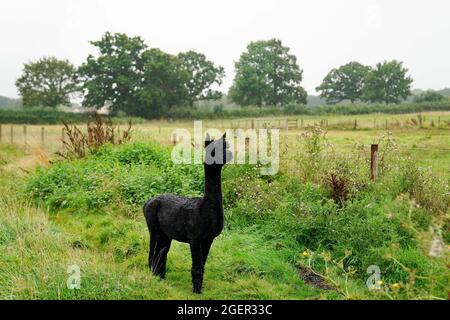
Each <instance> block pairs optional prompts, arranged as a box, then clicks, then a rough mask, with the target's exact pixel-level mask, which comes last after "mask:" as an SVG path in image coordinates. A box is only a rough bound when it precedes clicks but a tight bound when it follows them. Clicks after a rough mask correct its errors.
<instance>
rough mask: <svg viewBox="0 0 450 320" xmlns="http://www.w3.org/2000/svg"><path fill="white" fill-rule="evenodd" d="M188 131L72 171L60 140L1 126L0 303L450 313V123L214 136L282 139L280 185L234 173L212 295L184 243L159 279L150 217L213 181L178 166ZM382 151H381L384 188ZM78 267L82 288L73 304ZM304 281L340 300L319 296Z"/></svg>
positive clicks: (270, 121) (209, 272) (338, 124)
mask: <svg viewBox="0 0 450 320" xmlns="http://www.w3.org/2000/svg"><path fill="white" fill-rule="evenodd" d="M286 121H287V122H286ZM294 121H295V126H292V125H289V123H290V124H292V123H294ZM192 126H193V122H192V121H172V122H169V121H149V122H144V123H139V124H135V125H133V128H132V129H133V133H132V140H131V141H130V142H129V143H126V144H124V145H121V146H107V147H105V148H104V149H102V150H101V151H99V153H98V154H96V155H93V156H88V157H87V158H86V159H78V160H71V161H68V160H64V161H61V160H60V159H58V156H56V155H55V152H56V151H59V150H60V149H61V147H62V142H61V139H62V138H63V127H62V126H61V125H45V126H42V125H27V126H22V125H17V124H15V125H13V126H12V129H11V125H8V124H3V125H2V134H1V141H2V142H1V143H0V152H1V153H0V192H1V197H0V210H1V212H0V251H1V252H2V255H1V256H0V298H1V299H17V298H31V299H76V298H79V299H177V298H180V299H353V298H354V299H364V298H375V299H411V298H418V299H446V298H447V294H448V291H449V284H448V269H447V264H448V261H449V260H448V258H449V256H448V241H449V233H448V228H449V226H450V222H449V203H450V200H449V192H450V190H449V187H448V183H449V178H450V166H449V165H450V112H429V113H421V114H402V115H384V114H377V115H374V114H370V115H358V116H323V117H320V116H302V117H299V116H296V117H293V116H292V117H288V118H286V117H275V118H257V119H250V118H241V119H234V120H230V119H226V120H222V119H216V120H207V121H204V122H203V127H204V129H206V128H218V129H226V128H236V127H239V128H243V129H246V128H251V127H254V128H279V129H280V172H279V173H278V174H277V175H276V176H273V177H267V176H260V175H259V174H258V170H256V168H255V167H254V166H250V165H243V166H236V165H233V166H229V167H226V168H225V169H224V177H223V179H224V181H223V184H224V201H225V219H226V227H225V230H224V232H223V233H222V235H221V236H219V237H218V238H217V240H216V241H215V242H214V244H213V247H212V249H211V257H210V260H208V262H207V265H206V273H205V287H204V293H203V294H202V295H201V296H198V295H194V294H192V293H191V282H190V253H189V249H188V247H187V246H186V245H183V244H179V243H174V244H173V248H172V249H171V251H170V254H169V258H168V271H167V279H166V280H164V281H161V280H159V279H156V278H155V277H153V276H151V275H150V273H149V271H148V267H147V265H146V263H147V250H148V233H147V230H146V226H145V222H144V219H143V216H142V204H143V201H145V199H147V198H148V197H150V196H154V195H156V194H159V193H163V192H176V193H181V194H185V195H199V194H201V192H202V183H203V182H202V170H201V166H200V167H199V166H180V167H177V166H173V165H171V164H170V159H169V156H168V154H169V152H170V147H171V145H172V141H171V139H172V132H173V130H174V129H175V128H186V129H189V130H192ZM124 129H125V125H120V126H119V130H122V131H123V130H124ZM65 139H67V138H65ZM11 141H12V144H11ZM371 143H378V144H379V146H380V163H379V165H380V177H379V179H378V180H377V181H375V182H373V181H370V179H369V174H370V171H369V168H370V161H369V157H370V144H371ZM148 159H150V160H148ZM436 243H437V245H436V246H438V247H439V245H440V246H441V247H439V248H438V249H436V250H437V251H438V252H437V253H435V252H432V247H433V245H434V244H436ZM442 243H444V244H443V247H442ZM73 265H76V266H79V268H80V274H81V284H80V288H79V289H73V290H72V289H69V288H68V286H67V284H68V282H70V279H71V276H72V273H71V271H70V268H69V267H70V266H73ZM371 265H377V266H379V267H380V270H381V278H379V279H378V280H377V281H378V282H377V283H375V284H377V285H378V286H379V288H378V289H376V290H369V289H368V287H367V285H366V281H367V279H368V278H369V276H370V274H368V273H367V268H368V267H369V266H371ZM68 268H69V269H68ZM305 270H308V272H312V273H314V274H316V276H317V277H320V279H321V281H323V282H324V283H326V284H327V286H329V287H331V288H333V289H331V290H326V289H324V288H323V287H320V286H317V285H313V284H311V283H307V281H305V278H304V277H302V274H303V275H304V272H305Z"/></svg>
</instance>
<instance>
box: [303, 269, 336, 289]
mask: <svg viewBox="0 0 450 320" xmlns="http://www.w3.org/2000/svg"><path fill="white" fill-rule="evenodd" d="M298 273H299V275H300V277H301V278H302V279H303V281H305V283H307V284H310V285H312V286H314V287H316V288H319V289H322V290H335V288H334V287H333V286H332V285H330V284H328V283H327V282H326V281H325V279H324V278H322V277H321V276H319V275H317V274H315V273H314V272H312V271H311V270H310V269H308V268H305V267H303V266H298Z"/></svg>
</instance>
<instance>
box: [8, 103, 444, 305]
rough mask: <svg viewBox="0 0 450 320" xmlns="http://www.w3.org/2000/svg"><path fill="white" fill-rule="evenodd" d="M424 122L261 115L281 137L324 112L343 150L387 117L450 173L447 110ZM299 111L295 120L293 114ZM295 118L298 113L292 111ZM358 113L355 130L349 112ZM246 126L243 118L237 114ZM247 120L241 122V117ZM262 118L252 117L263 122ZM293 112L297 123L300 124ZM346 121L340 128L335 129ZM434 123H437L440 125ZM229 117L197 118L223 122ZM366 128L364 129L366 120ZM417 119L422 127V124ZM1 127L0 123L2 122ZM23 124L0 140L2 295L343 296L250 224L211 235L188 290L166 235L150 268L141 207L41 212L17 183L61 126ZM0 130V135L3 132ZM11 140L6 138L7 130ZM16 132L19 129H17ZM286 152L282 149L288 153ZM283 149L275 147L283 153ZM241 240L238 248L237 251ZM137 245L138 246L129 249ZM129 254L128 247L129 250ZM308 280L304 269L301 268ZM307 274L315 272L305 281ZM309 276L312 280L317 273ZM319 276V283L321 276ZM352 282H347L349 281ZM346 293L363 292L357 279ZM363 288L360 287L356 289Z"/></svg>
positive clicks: (425, 157)
mask: <svg viewBox="0 0 450 320" xmlns="http://www.w3.org/2000/svg"><path fill="white" fill-rule="evenodd" d="M421 116H425V121H424V123H423V124H418V125H416V124H415V123H416V122H415V120H414V121H411V119H417V118H418V115H416V114H411V115H398V116H396V115H388V116H383V115H377V116H374V115H367V116H354V117H350V118H348V117H343V116H340V117H303V118H302V119H303V124H302V125H303V127H302V128H298V129H294V130H289V131H286V130H285V129H284V128H283V125H282V123H283V121H284V119H274V120H273V121H268V120H264V121H265V122H266V123H270V122H273V125H274V126H280V127H282V128H283V129H282V130H281V135H282V138H281V142H282V143H289V141H292V140H295V139H297V137H298V135H299V134H301V133H302V130H303V128H304V127H306V126H307V125H313V124H314V123H316V124H317V123H319V122H320V121H321V120H328V131H329V132H328V137H329V139H330V142H331V143H333V144H335V146H336V148H338V149H339V150H341V151H342V152H345V151H346V150H348V149H349V147H350V145H353V144H354V143H355V142H358V143H363V144H366V145H369V144H370V143H373V142H376V139H377V138H378V137H380V135H383V134H385V133H387V131H386V130H385V128H384V127H383V125H384V124H385V121H386V119H388V120H389V121H390V122H391V123H392V127H391V128H390V129H389V131H391V132H392V133H393V137H394V138H395V140H396V142H397V144H398V145H399V147H400V150H401V152H403V153H405V154H409V155H412V156H414V157H416V158H417V160H418V162H419V163H420V164H421V165H424V166H431V168H432V170H433V171H434V172H435V173H437V174H439V175H441V176H445V177H447V178H448V177H450V170H449V169H450V167H449V164H450V126H449V121H450V113H446V112H443V113H429V114H422V115H421ZM293 119H297V118H293ZM298 119H300V117H299V118H298ZM355 119H356V120H357V125H356V129H355V128H354V127H353V126H354V120H355ZM240 121H241V122H242V123H246V125H247V126H248V127H250V125H251V124H250V123H251V121H250V120H248V119H242V120H240ZM244 121H245V122H244ZM264 121H263V120H260V122H261V123H262V122H264ZM300 123H301V122H300V120H299V124H300ZM345 123H347V125H348V127H346V128H344V129H338V128H337V127H338V126H339V125H340V124H341V125H342V126H344V125H345ZM438 123H439V124H438ZM229 125H232V123H231V122H230V121H229V120H215V121H208V122H206V124H205V123H204V127H205V126H207V127H214V126H217V127H228V126H229ZM371 126H372V127H371ZM421 126H422V127H421ZM5 127H8V126H7V125H3V128H5ZM41 127H42V126H28V128H27V141H24V140H20V139H21V134H22V131H21V130H19V129H18V128H19V127H16V133H14V134H16V135H17V136H14V139H13V141H14V143H15V146H12V145H10V144H9V143H5V142H3V143H0V185H1V186H0V192H1V197H0V207H1V209H0V210H1V211H2V212H1V215H0V250H1V251H2V256H1V258H0V299H16V298H33V299H68V298H69V299H70V298H83V299H103V298H104V299H116V298H118V299H125V298H128V299H129V298H132V299H134V298H136V299H336V298H342V297H343V296H342V295H341V294H340V293H339V292H337V291H334V290H327V289H329V288H328V286H327V285H324V284H320V283H319V284H320V285H318V286H317V285H315V284H314V282H315V281H307V282H305V281H304V280H303V279H302V277H301V276H302V274H303V276H304V275H305V272H304V270H303V271H302V269H299V268H297V267H295V266H294V265H292V264H291V263H289V262H288V260H289V259H286V256H285V255H286V252H284V251H283V250H280V248H279V244H277V243H271V242H267V241H266V239H265V238H264V237H263V236H262V235H261V234H260V233H259V231H258V229H257V228H251V227H245V228H238V229H234V230H225V231H224V233H222V234H221V235H220V236H219V237H218V238H217V239H216V241H215V242H214V244H213V247H212V249H211V255H210V257H209V260H208V263H207V267H206V273H205V288H204V293H203V294H202V295H201V296H199V295H195V294H193V293H191V280H190V252H189V247H188V246H187V245H184V244H180V243H173V247H172V249H171V251H170V253H169V259H168V272H167V279H166V280H165V281H161V280H159V279H157V278H154V277H153V276H151V275H150V273H149V271H148V269H147V265H146V260H147V256H146V255H147V252H146V251H145V250H141V249H136V248H140V247H141V246H143V247H147V246H148V233H147V230H146V226H145V223H144V221H143V218H142V217H140V213H136V216H135V217H132V218H130V217H126V216H123V215H121V214H105V213H102V212H98V213H97V214H96V215H93V214H92V213H89V214H85V213H83V212H78V213H77V214H76V215H68V214H65V213H64V212H62V213H55V212H53V213H49V212H48V211H47V210H46V208H44V207H40V208H38V207H36V206H35V205H33V204H31V203H30V202H29V201H28V199H23V196H19V195H18V193H19V191H18V190H19V189H20V185H21V183H22V182H23V181H24V179H26V177H27V176H28V175H29V174H30V172H33V170H34V168H35V167H36V166H48V165H49V160H51V159H52V158H54V157H55V156H54V152H55V151H56V150H57V149H59V148H60V146H61V142H60V140H59V139H60V137H61V126H43V127H44V132H45V135H44V145H42V143H41V135H40V134H41ZM176 127H184V128H191V127H192V123H191V122H187V121H184V122H179V123H175V122H159V121H158V122H156V121H155V122H149V123H144V124H139V125H136V126H135V127H134V139H135V140H156V141H159V142H161V143H165V144H168V145H169V144H170V137H171V135H170V133H171V132H172V130H173V129H174V128H176ZM5 131H6V130H4V134H3V141H5V140H8V139H7V135H6V134H5ZM8 138H9V137H8ZM22 139H23V136H22ZM287 152H289V151H287ZM282 156H283V155H282ZM236 248H239V250H236ZM133 250H138V252H137V253H136V252H133ZM131 253H133V254H131ZM70 265H79V266H80V268H81V281H82V282H81V287H82V290H69V289H68V288H67V285H66V282H67V280H68V279H69V277H70V276H71V274H70V273H68V272H67V268H68V266H70ZM306 275H307V277H306V278H308V277H309V278H311V277H312V275H311V274H308V273H307V274H306ZM313 280H314V279H313ZM316 282H317V281H316ZM319 282H320V281H319ZM350 285H353V284H350ZM355 286H356V288H355V289H354V292H360V291H361V292H363V291H364V289H360V288H359V287H358V286H357V285H355ZM363 296H364V293H362V294H361V297H363Z"/></svg>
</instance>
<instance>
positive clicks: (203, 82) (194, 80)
mask: <svg viewBox="0 0 450 320" xmlns="http://www.w3.org/2000/svg"><path fill="white" fill-rule="evenodd" d="M178 59H180V61H181V64H182V67H183V68H184V69H185V70H186V71H187V72H188V73H189V79H188V81H187V83H186V87H187V90H188V100H189V104H191V105H192V104H193V103H194V101H198V100H216V99H220V98H221V97H222V92H220V91H217V90H213V89H211V86H213V85H217V86H220V85H221V84H222V79H223V77H224V76H225V71H224V69H223V67H220V66H215V65H214V63H213V62H212V61H209V60H207V59H206V56H205V55H204V54H201V53H198V52H195V51H192V50H191V51H188V52H182V53H179V54H178Z"/></svg>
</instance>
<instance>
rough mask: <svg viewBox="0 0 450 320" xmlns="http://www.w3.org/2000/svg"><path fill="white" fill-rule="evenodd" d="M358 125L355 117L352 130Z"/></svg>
mask: <svg viewBox="0 0 450 320" xmlns="http://www.w3.org/2000/svg"><path fill="white" fill-rule="evenodd" d="M357 126H358V120H356V119H355V123H354V125H353V130H356V127H357Z"/></svg>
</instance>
